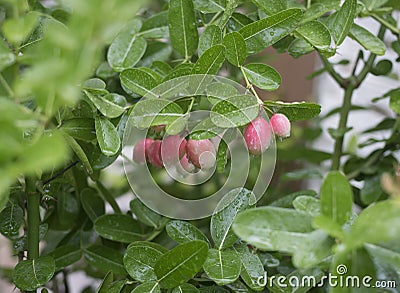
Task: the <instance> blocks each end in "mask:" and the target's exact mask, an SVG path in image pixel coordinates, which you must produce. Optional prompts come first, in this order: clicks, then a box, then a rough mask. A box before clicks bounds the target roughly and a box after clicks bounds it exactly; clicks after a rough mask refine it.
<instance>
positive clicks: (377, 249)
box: [364, 244, 400, 270]
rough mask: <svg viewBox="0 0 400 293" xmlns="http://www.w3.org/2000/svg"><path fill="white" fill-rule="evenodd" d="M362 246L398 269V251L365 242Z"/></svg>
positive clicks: (399, 254) (399, 266)
mask: <svg viewBox="0 0 400 293" xmlns="http://www.w3.org/2000/svg"><path fill="white" fill-rule="evenodd" d="M364 247H365V249H366V250H367V251H368V252H369V254H370V255H371V256H373V257H374V258H377V259H379V260H380V261H382V262H384V263H387V264H390V265H392V266H393V267H394V268H395V269H396V270H399V269H400V253H399V252H398V251H395V250H392V249H390V248H388V247H383V246H379V245H373V244H365V245H364Z"/></svg>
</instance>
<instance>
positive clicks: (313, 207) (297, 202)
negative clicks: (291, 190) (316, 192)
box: [293, 195, 321, 217]
mask: <svg viewBox="0 0 400 293" xmlns="http://www.w3.org/2000/svg"><path fill="white" fill-rule="evenodd" d="M320 206H321V204H320V201H319V199H317V198H315V197H312V196H306V195H300V196H298V197H296V198H295V199H294V200H293V207H294V208H295V209H296V210H298V211H300V212H306V213H307V214H309V215H310V216H312V217H315V216H318V215H319V214H320V213H321V207H320Z"/></svg>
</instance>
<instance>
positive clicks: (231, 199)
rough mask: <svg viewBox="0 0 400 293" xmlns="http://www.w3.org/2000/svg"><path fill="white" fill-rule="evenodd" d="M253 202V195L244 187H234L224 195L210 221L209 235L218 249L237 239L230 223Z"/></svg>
mask: <svg viewBox="0 0 400 293" xmlns="http://www.w3.org/2000/svg"><path fill="white" fill-rule="evenodd" d="M254 204H255V196H254V194H253V192H251V191H250V190H248V189H246V188H235V189H233V190H231V191H230V192H228V193H227V194H226V195H225V196H224V198H223V199H222V201H221V202H220V203H219V205H218V207H217V208H219V210H217V212H216V213H214V214H213V215H212V216H211V223H210V232H211V237H212V238H213V240H214V243H215V246H216V247H217V248H218V249H219V250H221V249H223V248H226V247H230V246H232V245H233V244H234V243H235V242H236V241H237V240H238V237H237V236H236V235H235V234H234V233H233V231H232V224H233V222H234V221H235V218H236V216H237V214H239V213H240V212H241V211H244V210H245V209H248V208H249V207H251V206H252V205H254Z"/></svg>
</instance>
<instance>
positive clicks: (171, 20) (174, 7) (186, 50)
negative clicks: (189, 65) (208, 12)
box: [168, 0, 199, 59]
mask: <svg viewBox="0 0 400 293" xmlns="http://www.w3.org/2000/svg"><path fill="white" fill-rule="evenodd" d="M168 26H169V35H170V39H171V43H172V47H174V49H175V50H176V51H178V53H179V54H181V55H182V56H183V57H184V58H186V59H188V58H189V57H190V56H192V55H193V53H194V52H195V51H196V49H197V45H198V42H199V35H198V32H197V25H196V18H195V13H194V6H193V1H192V0H171V1H170V3H169V9H168Z"/></svg>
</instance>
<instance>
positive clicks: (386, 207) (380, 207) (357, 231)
mask: <svg viewBox="0 0 400 293" xmlns="http://www.w3.org/2000/svg"><path fill="white" fill-rule="evenodd" d="M399 213H400V207H399V205H398V203H396V202H393V201H390V200H386V201H380V202H378V203H376V204H374V205H371V206H369V207H368V208H366V209H365V210H363V211H362V213H361V214H360V215H359V216H358V217H357V218H356V219H355V221H354V224H353V226H352V228H351V230H350V235H349V237H348V239H347V240H346V245H347V246H348V247H359V246H361V245H363V244H364V243H371V244H377V243H384V242H388V241H391V240H395V239H399V235H400V217H399Z"/></svg>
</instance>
